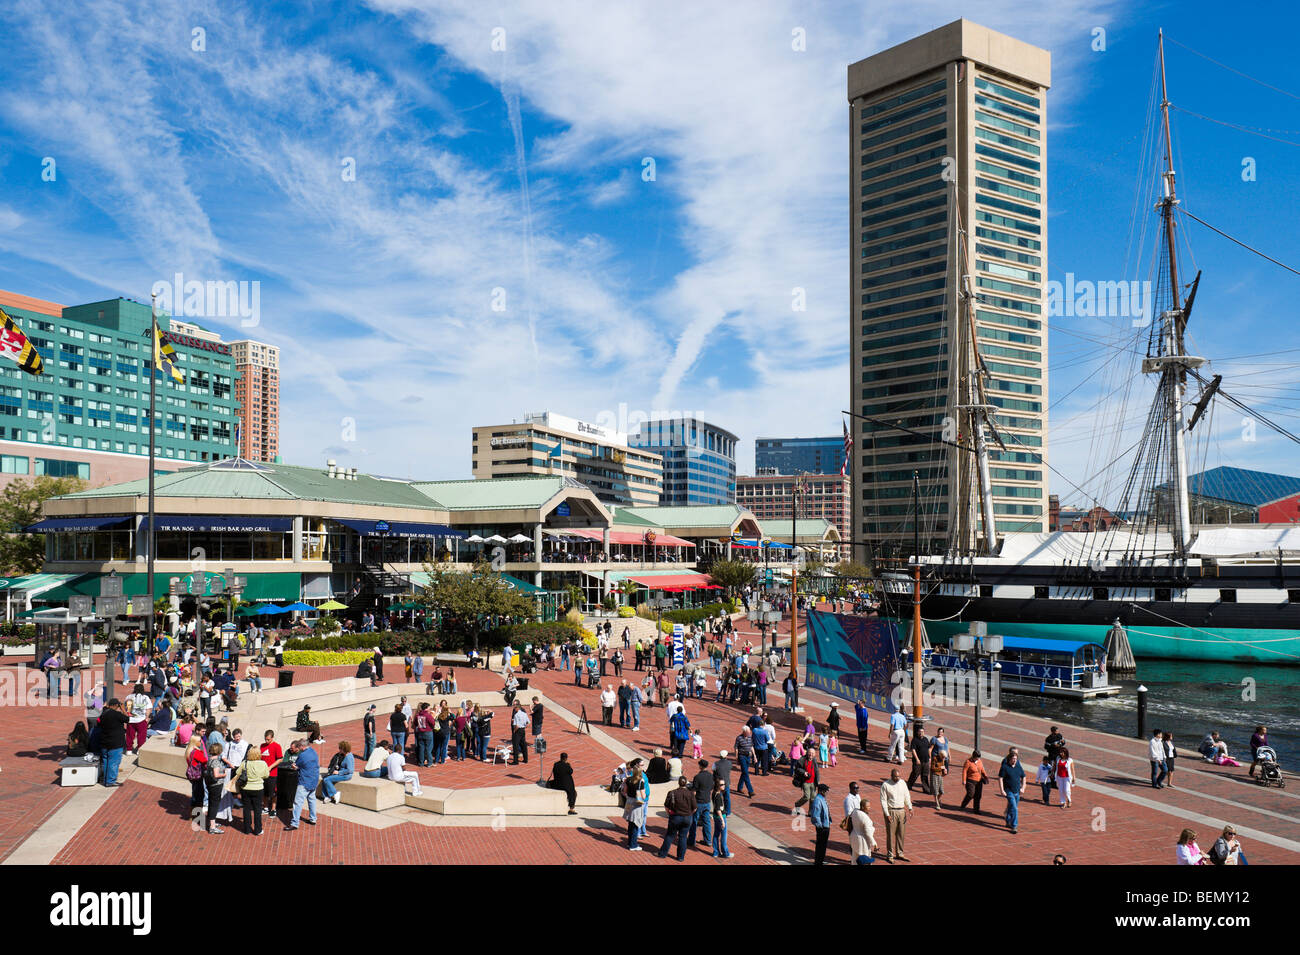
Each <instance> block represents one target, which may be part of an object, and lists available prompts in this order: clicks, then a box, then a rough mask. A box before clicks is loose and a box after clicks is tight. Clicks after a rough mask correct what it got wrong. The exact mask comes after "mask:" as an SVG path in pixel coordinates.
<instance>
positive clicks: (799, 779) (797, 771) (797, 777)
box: [790, 763, 808, 789]
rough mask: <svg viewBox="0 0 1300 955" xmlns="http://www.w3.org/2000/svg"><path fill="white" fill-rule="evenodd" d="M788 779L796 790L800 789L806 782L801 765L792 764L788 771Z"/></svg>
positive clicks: (805, 775) (806, 777)
mask: <svg viewBox="0 0 1300 955" xmlns="http://www.w3.org/2000/svg"><path fill="white" fill-rule="evenodd" d="M790 779H791V783H792V784H793V785H794V787H795V788H796V789H802V788H803V784H804V783H806V782H808V774H807V773H806V772H805V771H804V768H803V763H795V764H794V768H793V769H792V770H791V771H790Z"/></svg>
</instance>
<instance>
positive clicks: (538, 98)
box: [0, 0, 1300, 501]
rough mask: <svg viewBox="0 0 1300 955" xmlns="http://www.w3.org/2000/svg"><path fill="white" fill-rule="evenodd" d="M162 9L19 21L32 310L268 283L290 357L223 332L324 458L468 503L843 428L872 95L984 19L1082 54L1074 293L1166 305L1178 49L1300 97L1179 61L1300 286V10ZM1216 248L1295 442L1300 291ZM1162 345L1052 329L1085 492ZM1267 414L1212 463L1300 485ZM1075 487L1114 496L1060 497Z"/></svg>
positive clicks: (1073, 58)
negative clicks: (1164, 253) (919, 43)
mask: <svg viewBox="0 0 1300 955" xmlns="http://www.w3.org/2000/svg"><path fill="white" fill-rule="evenodd" d="M156 6H158V5H147V4H140V5H135V4H127V3H112V2H94V3H90V4H86V5H76V6H75V8H74V7H72V6H65V8H51V7H50V6H49V5H48V4H44V3H37V2H25V0H18V2H16V3H9V4H6V6H5V7H4V8H3V10H0V31H2V32H3V33H4V34H5V35H6V36H7V37H8V42H7V43H6V52H7V57H6V59H5V60H4V61H3V63H0V288H5V289H8V290H11V291H15V292H19V293H22V294H27V295H33V296H37V297H40V298H47V299H51V300H54V301H58V302H63V303H65V304H75V303H79V302H85V301H93V300H96V299H101V298H107V297H111V296H114V295H119V294H120V295H125V296H128V297H132V298H136V299H140V300H147V298H148V294H149V290H150V288H151V287H152V286H153V285H154V283H155V282H156V281H158V280H160V279H166V278H169V277H170V276H171V275H172V274H174V273H175V272H176V271H178V270H179V271H183V272H184V273H185V274H186V277H187V278H197V279H199V280H203V281H207V280H220V281H257V282H260V283H261V311H260V316H259V324H258V326H257V327H255V328H240V327H239V323H238V322H234V323H233V324H232V323H226V322H222V321H220V320H211V321H208V320H203V319H200V321H203V322H204V323H205V324H208V325H210V326H211V327H213V328H215V329H216V330H218V331H220V332H221V333H222V334H223V335H225V336H226V337H227V338H228V339H229V338H235V337H255V338H260V339H262V340H265V341H269V342H271V343H273V344H277V345H279V346H281V349H282V392H283V393H282V404H283V409H282V423H281V434H282V446H283V454H284V457H285V459H286V460H288V461H290V462H294V463H318V462H321V461H323V459H324V458H325V457H335V458H338V459H339V460H340V463H344V464H349V465H355V466H357V467H358V468H360V469H362V470H365V471H372V472H376V473H386V474H395V475H401V476H407V475H414V476H420V477H427V478H455V477H464V476H468V470H469V444H470V440H469V439H470V428H471V426H473V425H475V424H482V423H491V422H494V421H508V420H511V419H513V418H517V417H518V416H520V415H521V414H523V413H525V412H527V411H537V410H543V409H551V410H555V411H558V412H560V413H564V414H570V415H573V416H576V417H582V418H587V419H599V418H604V419H605V420H607V421H609V420H613V421H615V422H617V421H618V419H619V418H620V417H621V415H626V414H628V413H630V414H633V415H635V414H637V413H650V412H654V411H690V412H698V413H700V414H701V415H703V416H704V417H707V418H708V419H710V420H712V421H714V422H716V423H717V424H719V425H722V426H724V427H727V428H729V429H731V430H732V431H735V432H737V433H738V434H739V435H740V437H741V439H742V449H741V453H740V462H739V464H740V469H741V471H742V472H746V471H749V470H750V469H751V468H752V463H753V439H754V438H755V437H756V436H775V435H810V434H833V433H836V432H838V430H839V421H840V415H839V413H838V412H839V410H840V409H841V408H843V407H844V406H845V403H846V400H847V393H848V321H847V308H848V294H847V288H846V286H847V282H848V252H847V239H848V230H847V201H848V198H847V192H848V188H847V182H846V177H847V164H848V150H847V149H846V143H845V138H846V134H847V125H848V115H847V104H846V102H845V67H846V66H847V64H848V63H849V62H852V61H854V60H857V59H860V58H862V57H864V56H867V55H870V54H871V53H873V52H876V51H878V50H880V49H883V48H885V47H887V46H890V45H892V44H894V43H897V42H900V41H901V40H903V39H906V38H907V37H909V36H911V35H914V34H916V33H920V32H924V31H926V30H929V29H933V28H934V27H937V26H940V25H942V24H944V23H947V22H949V21H951V20H953V19H955V18H956V17H958V16H966V17H968V18H970V19H972V20H975V21H978V22H981V23H983V24H985V25H987V26H989V27H992V28H994V29H999V30H1002V31H1004V32H1008V33H1011V34H1013V35H1015V36H1018V37H1021V38H1023V39H1025V40H1027V41H1029V42H1032V43H1035V44H1038V45H1040V46H1043V47H1046V48H1047V49H1049V50H1051V52H1052V54H1053V74H1054V75H1053V88H1052V91H1051V93H1050V94H1049V97H1048V118H1049V132H1048V202H1049V207H1050V220H1049V277H1050V278H1055V279H1063V278H1064V276H1065V274H1066V273H1067V272H1072V273H1074V274H1075V275H1076V276H1077V277H1078V278H1081V279H1088V280H1092V281H1103V280H1119V279H1143V278H1147V277H1148V275H1149V267H1150V264H1151V260H1150V254H1149V253H1150V249H1151V237H1152V235H1153V233H1152V231H1151V226H1152V225H1153V222H1154V219H1153V214H1152V211H1151V207H1150V201H1149V200H1150V198H1151V193H1150V184H1151V177H1150V176H1149V175H1144V176H1143V177H1142V178H1141V182H1142V191H1141V192H1140V193H1139V191H1138V184H1139V177H1138V171H1139V169H1138V167H1139V159H1140V155H1139V154H1140V151H1141V147H1142V144H1143V137H1144V134H1145V132H1146V128H1145V126H1144V123H1145V122H1146V120H1147V105H1148V94H1149V92H1150V88H1151V87H1150V82H1151V77H1152V67H1153V63H1154V56H1155V44H1156V31H1157V29H1158V28H1159V27H1160V26H1164V27H1165V28H1166V30H1167V31H1168V33H1169V35H1170V37H1171V38H1172V39H1173V40H1177V41H1178V42H1179V43H1182V44H1185V45H1186V46H1188V47H1191V48H1193V49H1195V50H1197V51H1200V52H1201V53H1203V54H1205V55H1206V56H1209V57H1211V58H1213V59H1214V60H1218V61H1220V62H1221V63H1223V64H1226V65H1227V66H1229V67H1232V68H1233V69H1236V70H1239V71H1243V72H1245V73H1249V74H1251V75H1253V76H1255V77H1258V78H1259V79H1260V80H1262V81H1264V82H1265V83H1268V84H1271V85H1273V86H1276V87H1280V88H1281V89H1282V90H1289V92H1287V93H1284V92H1276V91H1273V90H1269V89H1267V88H1265V87H1264V86H1261V85H1259V84H1257V83H1254V82H1251V81H1250V80H1249V79H1246V78H1244V77H1242V76H1239V75H1237V74H1235V73H1233V72H1231V71H1230V70H1228V69H1224V68H1222V67H1220V66H1216V65H1214V64H1212V63H1210V62H1208V61H1207V60H1205V59H1203V58H1201V57H1199V56H1197V55H1195V54H1194V53H1191V52H1188V51H1187V50H1186V49H1183V48H1182V47H1179V46H1173V45H1171V46H1170V47H1169V72H1170V82H1171V99H1172V100H1173V101H1174V102H1175V104H1176V105H1179V106H1181V107H1183V108H1184V109H1186V110H1192V111H1194V112H1196V113H1201V114H1203V115H1205V116H1209V117H1213V118H1215V119H1219V120H1224V121H1227V122H1232V123H1236V124H1239V125H1244V126H1249V127H1252V128H1258V129H1262V130H1280V131H1281V132H1268V133H1267V134H1266V135H1268V136H1273V137H1275V139H1277V140H1285V141H1286V142H1278V141H1274V140H1270V139H1265V138H1262V137H1260V136H1256V135H1251V134H1249V133H1247V132H1245V131H1242V130H1238V129H1232V128H1229V127H1226V126H1222V125H1216V124H1213V123H1210V122H1208V121H1206V120H1202V119H1198V118H1196V117H1193V116H1191V115H1189V114H1186V113H1183V112H1177V113H1175V136H1176V138H1177V140H1178V144H1179V147H1180V152H1181V157H1180V159H1179V163H1178V165H1179V191H1180V195H1182V196H1184V197H1185V199H1186V207H1187V209H1188V210H1189V211H1192V212H1194V213H1196V214H1197V215H1199V216H1200V217H1201V218H1204V219H1206V220H1207V221H1209V222H1211V223H1214V224H1215V225H1216V226H1218V227H1219V228H1221V229H1223V230H1224V231H1227V232H1229V233H1232V234H1234V235H1237V236H1239V237H1240V238H1242V239H1243V240H1244V241H1247V242H1250V243H1252V244H1254V245H1257V246H1258V247H1260V248H1262V249H1263V250H1264V251H1266V252H1268V253H1269V254H1271V255H1273V256H1275V257H1276V258H1278V259H1281V260H1282V261H1284V262H1287V263H1289V264H1292V265H1296V266H1297V267H1300V238H1298V237H1297V233H1296V230H1295V229H1294V228H1293V227H1291V226H1292V223H1294V222H1295V221H1296V214H1297V211H1300V210H1297V202H1298V200H1297V199H1296V194H1297V188H1296V187H1297V185H1300V177H1298V176H1297V173H1296V163H1295V160H1296V158H1297V155H1296V150H1297V149H1300V146H1297V145H1296V144H1297V143H1300V99H1297V98H1296V97H1295V96H1294V95H1291V94H1294V93H1296V92H1300V83H1293V77H1292V75H1291V74H1292V71H1291V70H1289V69H1288V68H1287V66H1288V64H1289V58H1290V55H1291V50H1290V49H1289V46H1288V42H1289V37H1290V34H1291V33H1292V32H1293V31H1292V30H1290V29H1285V28H1281V27H1285V26H1287V24H1286V23H1285V22H1284V21H1285V18H1286V17H1288V16H1291V17H1294V14H1290V13H1281V14H1278V15H1276V16H1270V17H1267V18H1265V17H1255V16H1250V17H1246V16H1240V15H1235V14H1234V15H1227V14H1225V13H1224V11H1223V8H1222V7H1221V6H1218V5H1211V4H1209V3H1203V2H1193V3H1179V4H1143V5H1141V6H1131V7H1130V6H1126V5H1124V4H1118V3H1092V2H1088V3H1082V2H1073V0H1066V2H1061V3H1052V4H1032V5H1028V4H1023V3H1008V2H992V3H975V2H973V3H966V4H953V3H938V2H926V0H920V2H912V3H909V4H905V5H902V4H883V3H874V2H867V3H863V2H855V3H814V4H793V3H790V4H787V3H775V2H774V3H767V2H765V3H761V4H751V5H746V6H745V7H744V8H743V12H741V10H742V8H737V7H735V6H734V5H730V4H698V3H673V2H662V0H661V2H644V3H642V2H623V3H617V4H610V3H587V4H583V3H562V2H551V3H519V4H510V3H491V2H482V0H466V2H455V0H442V2H431V3H418V2H415V0H371V2H369V3H365V4H357V5H352V4H332V3H293V4H264V3H238V2H224V0H223V2H221V3H211V4H202V3H187V2H182V3H176V4H168V5H166V9H161V10H160V9H154V7H156ZM1278 17H1280V18H1281V19H1278ZM1265 23H1272V24H1273V26H1274V27H1277V28H1274V29H1265V28H1264V26H1262V24H1265ZM196 28H201V29H202V30H203V31H204V33H203V40H204V42H203V44H202V45H203V47H204V48H203V49H201V50H196V49H194V46H195V41H194V33H193V31H194V30H195V29H196ZM797 28H801V29H803V30H804V31H805V34H806V38H807V39H806V50H804V51H796V50H793V49H792V43H791V38H792V31H793V30H795V29H797ZM1097 28H1101V29H1103V30H1104V31H1105V49H1104V50H1094V49H1093V47H1094V45H1096V38H1095V35H1094V31H1095V29H1097ZM503 46H504V49H502V47H503ZM1292 86H1294V87H1296V89H1291V87H1292ZM45 157H53V158H54V159H55V161H56V163H57V167H56V168H57V179H55V181H53V182H47V181H43V180H42V177H41V171H42V161H43V160H44V158H45ZM1247 157H1249V158H1251V159H1253V160H1254V161H1255V169H1256V176H1255V179H1254V181H1243V179H1242V175H1241V173H1242V168H1243V167H1242V162H1243V160H1244V159H1245V158H1247ZM348 159H351V160H352V161H353V162H354V165H355V171H356V175H355V179H352V180H349V179H346V178H345V176H344V175H343V173H344V164H345V162H346V161H347V160H348ZM647 159H651V160H653V169H654V176H653V179H650V178H649V177H648V175H647V163H646V160H647ZM1139 195H1140V196H1141V202H1140V203H1138V202H1136V200H1137V199H1138V198H1139ZM1135 208H1137V210H1138V213H1139V214H1138V220H1139V221H1138V223H1137V225H1136V226H1134V225H1133V224H1132V223H1133V214H1134V210H1135ZM1143 227H1145V231H1146V242H1145V246H1143V247H1142V254H1141V255H1139V254H1138V250H1139V243H1138V242H1137V239H1136V237H1137V236H1138V235H1139V234H1140V233H1141V232H1142V231H1143ZM1188 239H1189V240H1190V248H1191V250H1192V252H1193V253H1194V255H1195V261H1196V263H1197V265H1199V266H1200V267H1201V268H1203V269H1204V270H1205V279H1204V280H1203V287H1202V290H1201V295H1200V297H1199V299H1198V303H1197V306H1196V314H1195V315H1194V317H1193V320H1192V328H1191V330H1190V333H1191V335H1192V338H1193V341H1194V345H1195V347H1196V348H1199V349H1200V350H1201V351H1202V353H1204V354H1207V355H1221V356H1225V357H1231V358H1233V359H1234V360H1232V361H1225V362H1222V363H1216V366H1215V369H1214V370H1215V371H1221V372H1223V373H1224V374H1225V379H1226V381H1225V388H1227V389H1228V390H1230V391H1233V392H1234V393H1236V394H1238V395H1239V396H1240V397H1242V398H1243V399H1246V400H1248V401H1251V402H1256V401H1258V402H1259V403H1260V404H1261V405H1266V406H1267V407H1268V408H1269V409H1271V410H1273V411H1275V412H1276V413H1277V414H1278V416H1279V420H1280V421H1282V422H1283V423H1285V424H1289V425H1295V424H1296V418H1295V408H1296V401H1295V398H1296V397H1297V395H1296V388H1295V382H1296V380H1297V377H1298V376H1297V375H1296V369H1297V367H1300V361H1298V360H1297V359H1298V357H1300V351H1293V352H1291V353H1289V354H1288V353H1287V352H1286V349H1300V335H1297V334H1296V332H1295V323H1294V321H1293V315H1294V305H1293V303H1294V301H1295V300H1296V295H1297V291H1300V276H1295V275H1291V274H1289V273H1287V272H1284V271H1282V270H1280V269H1278V268H1277V267H1275V266H1272V265H1270V264H1268V263H1266V262H1264V261H1263V260H1261V259H1258V258H1256V257H1254V256H1251V255H1249V254H1248V253H1245V252H1243V251H1241V250H1240V249H1238V248H1236V247H1235V246H1232V245H1231V244H1229V243H1227V242H1226V241H1224V240H1222V239H1220V238H1218V237H1216V236H1214V235H1213V234H1212V233H1208V232H1206V231H1205V230H1203V229H1201V228H1200V227H1199V226H1194V225H1193V226H1191V228H1190V231H1189V233H1188ZM1189 264H1190V260H1189ZM795 288H799V289H803V290H804V291H805V294H806V298H807V308H806V310H804V311H794V310H793V309H792V307H791V303H792V290H793V289H795ZM494 303H495V304H496V305H498V306H500V310H497V309H494V308H493V305H494ZM1134 335H1135V332H1134V330H1133V329H1132V328H1131V327H1129V323H1128V321H1127V320H1126V319H1122V320H1117V321H1114V322H1112V321H1110V320H1103V319H1081V318H1061V319H1060V320H1058V321H1056V322H1055V323H1054V326H1053V331H1052V334H1051V339H1050V356H1051V364H1052V373H1051V379H1050V389H1049V402H1050V403H1051V415H1052V423H1053V432H1052V443H1051V446H1050V454H1051V460H1052V463H1053V465H1054V466H1055V467H1056V468H1057V469H1058V470H1060V471H1062V472H1064V473H1066V474H1068V475H1070V476H1071V478H1072V479H1073V480H1074V481H1076V482H1078V483H1085V482H1084V481H1083V478H1084V477H1086V476H1089V475H1091V474H1092V473H1093V472H1094V471H1095V470H1096V469H1097V464H1098V462H1101V461H1104V460H1106V459H1107V458H1108V456H1109V453H1110V452H1111V451H1115V450H1118V449H1121V448H1123V447H1125V446H1127V444H1128V443H1131V440H1132V438H1133V434H1132V432H1131V430H1125V429H1121V428H1118V427H1116V426H1115V425H1114V424H1113V423H1112V422H1114V421H1116V420H1118V419H1119V417H1120V414H1119V413H1120V411H1121V402H1120V400H1119V399H1121V398H1123V397H1124V395H1125V394H1126V393H1127V395H1128V397H1127V410H1128V414H1129V415H1130V416H1132V415H1133V414H1135V413H1138V409H1139V408H1140V407H1141V406H1142V403H1143V402H1144V401H1145V395H1146V393H1147V392H1146V390H1145V385H1144V383H1143V382H1134V383H1132V384H1131V385H1129V384H1128V382H1129V381H1130V379H1131V378H1132V376H1133V374H1134V365H1135V362H1136V360H1137V356H1136V355H1134V354H1131V353H1127V352H1124V351H1123V349H1124V347H1126V346H1127V345H1129V344H1131V342H1130V341H1129V339H1133V340H1134V341H1136V339H1135V338H1134ZM1105 342H1110V343H1111V345H1112V346H1114V347H1117V348H1119V349H1120V350H1119V352H1118V353H1117V352H1116V351H1114V350H1112V349H1111V348H1108V347H1106V346H1105V345H1104V344H1103V343H1105ZM1143 344H1144V342H1143ZM1117 354H1118V355H1119V356H1120V358H1119V360H1117V358H1116V355H1117ZM620 409H623V410H622V412H621V410H620ZM1138 416H1139V417H1140V414H1139V415H1138ZM1288 416H1289V417H1288ZM1241 417H1242V416H1241V415H1239V414H1237V415H1235V416H1232V415H1228V414H1226V413H1223V414H1216V417H1215V419H1214V420H1213V421H1212V422H1209V427H1206V428H1204V429H1198V430H1203V431H1204V433H1205V434H1206V435H1207V436H1210V438H1211V440H1210V446H1209V449H1208V453H1207V455H1206V457H1205V460H1206V463H1207V464H1216V463H1224V464H1235V465H1239V466H1246V467H1260V468H1264V469H1268V470H1279V471H1285V472H1290V473H1300V455H1297V453H1296V452H1297V448H1296V446H1295V445H1293V444H1291V443H1289V442H1286V441H1285V440H1283V439H1273V438H1271V437H1270V436H1269V434H1268V432H1267V431H1266V430H1265V429H1263V428H1262V427H1260V428H1258V429H1257V430H1256V432H1255V435H1254V438H1255V440H1244V437H1249V436H1250V435H1249V429H1248V428H1247V429H1243V426H1242V422H1241ZM1099 425H1100V428H1101V431H1100V433H1098V431H1097V428H1098V426H1099ZM1111 487H1114V481H1111V482H1110V483H1109V484H1107V483H1106V482H1105V481H1103V480H1101V479H1098V480H1097V481H1095V482H1092V483H1090V484H1088V485H1087V488H1086V490H1088V491H1089V492H1090V493H1093V494H1096V495H1098V496H1101V497H1103V499H1104V498H1106V497H1107V495H1106V490H1107V488H1111ZM1053 490H1056V491H1059V492H1060V493H1061V494H1062V496H1063V498H1065V499H1067V501H1074V500H1077V499H1078V498H1079V497H1080V496H1081V495H1080V493H1078V492H1075V491H1074V490H1073V489H1072V488H1071V487H1070V486H1069V485H1067V484H1065V483H1063V482H1061V481H1060V480H1059V479H1055V480H1054V487H1053Z"/></svg>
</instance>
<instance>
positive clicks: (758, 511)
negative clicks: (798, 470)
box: [736, 439, 853, 541]
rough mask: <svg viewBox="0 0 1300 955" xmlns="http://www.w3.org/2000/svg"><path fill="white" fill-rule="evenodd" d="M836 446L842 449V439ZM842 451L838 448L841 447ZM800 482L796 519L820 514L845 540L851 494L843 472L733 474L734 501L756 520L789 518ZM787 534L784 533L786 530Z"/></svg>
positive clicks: (851, 504)
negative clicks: (799, 482) (794, 491)
mask: <svg viewBox="0 0 1300 955" xmlns="http://www.w3.org/2000/svg"><path fill="white" fill-rule="evenodd" d="M837 440H839V441H840V447H841V449H843V446H844V443H843V439H837ZM841 453H842V451H841ZM800 480H801V481H802V482H803V490H802V491H801V493H800V495H799V519H800V520H805V519H807V520H815V519H817V518H822V519H824V520H826V521H827V522H829V523H830V524H831V525H832V526H834V528H835V529H836V531H838V532H839V538H838V539H839V540H841V541H845V540H848V532H849V525H850V523H851V520H850V517H851V515H852V512H853V501H852V494H851V491H850V483H849V479H848V477H847V475H843V474H840V473H839V472H838V471H837V472H836V473H834V474H802V475H799V476H795V475H788V474H760V475H757V476H755V477H750V476H749V475H741V476H740V477H738V478H736V503H737V504H739V505H740V506H741V507H743V508H745V509H746V510H749V511H751V512H752V513H753V515H754V516H755V517H756V518H758V519H759V520H760V521H781V520H786V521H788V520H790V518H791V513H790V510H791V506H792V504H793V500H794V497H793V490H794V483H795V482H796V481H800ZM787 536H788V534H787Z"/></svg>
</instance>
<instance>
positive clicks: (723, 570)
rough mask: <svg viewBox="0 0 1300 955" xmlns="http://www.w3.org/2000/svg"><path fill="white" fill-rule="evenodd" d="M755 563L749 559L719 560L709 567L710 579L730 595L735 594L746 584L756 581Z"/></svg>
mask: <svg viewBox="0 0 1300 955" xmlns="http://www.w3.org/2000/svg"><path fill="white" fill-rule="evenodd" d="M755 572H756V571H755V568H754V565H753V564H751V563H750V562H749V561H747V560H719V561H715V562H714V564H713V566H712V567H710V568H709V580H710V581H711V582H713V583H715V584H717V585H718V586H719V587H721V588H723V591H724V592H725V593H726V594H727V595H728V596H733V595H735V594H736V593H738V592H739V591H740V589H741V588H743V587H744V586H745V585H746V584H750V583H753V582H754V574H755Z"/></svg>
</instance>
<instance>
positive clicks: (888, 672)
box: [804, 610, 901, 713]
mask: <svg viewBox="0 0 1300 955" xmlns="http://www.w3.org/2000/svg"><path fill="white" fill-rule="evenodd" d="M804 652H805V653H806V654H807V669H806V671H805V675H804V686H807V687H811V688H812V689H815V690H821V691H823V692H824V693H829V694H830V695H831V696H838V697H839V698H840V699H842V700H850V701H852V702H855V703H856V702H857V701H858V700H862V701H864V702H865V703H866V704H867V706H869V707H871V708H872V709H875V710H881V711H883V712H885V713H892V712H893V711H894V706H893V702H892V700H891V699H890V696H891V694H892V692H893V689H894V684H893V682H892V679H893V675H894V674H895V673H896V672H898V671H899V670H900V668H901V664H900V662H899V659H898V628H897V627H896V626H895V625H894V623H893V622H892V621H889V620H886V619H884V618H882V617H861V616H858V615H856V614H844V613H823V612H822V611H820V610H812V611H809V613H808V642H807V644H806V645H805V650H804Z"/></svg>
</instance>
